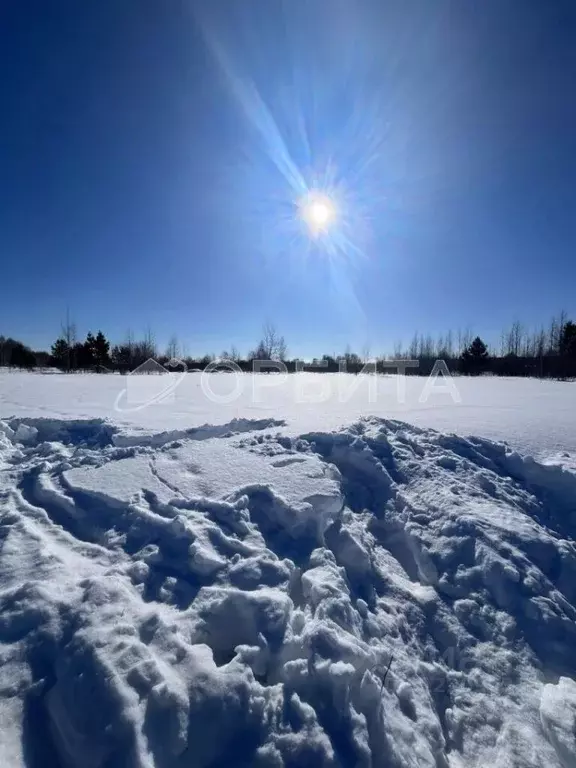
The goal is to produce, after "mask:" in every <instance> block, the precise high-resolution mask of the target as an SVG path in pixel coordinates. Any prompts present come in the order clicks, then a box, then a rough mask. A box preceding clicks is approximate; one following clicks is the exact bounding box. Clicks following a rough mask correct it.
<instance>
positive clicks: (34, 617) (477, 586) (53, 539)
mask: <svg viewBox="0 0 576 768" xmlns="http://www.w3.org/2000/svg"><path fill="white" fill-rule="evenodd" d="M323 377H324V378H325V379H326V380H331V381H332V382H333V384H332V385H331V386H333V392H332V396H331V397H330V398H328V399H327V398H326V392H324V393H323V395H324V397H323V402H318V403H316V404H313V403H310V402H303V399H304V398H305V396H306V393H308V397H310V393H314V391H315V392H316V395H318V389H319V388H320V387H325V386H326V385H325V383H324V382H323V381H321V379H322V378H323ZM296 378H297V377H292V378H291V379H289V380H288V381H285V382H284V383H282V381H281V379H280V377H274V376H261V377H256V378H255V379H253V378H252V377H249V376H243V377H241V379H242V381H243V392H242V394H241V395H240V397H239V398H238V399H237V400H235V401H233V402H230V403H228V404H224V403H222V402H220V403H215V402H214V400H215V399H217V397H214V396H213V397H212V399H210V398H209V397H207V396H206V393H205V392H204V391H203V389H202V383H201V376H200V375H198V374H188V375H187V376H186V378H185V379H184V380H183V381H182V383H181V384H180V386H178V387H177V388H176V390H175V392H174V399H173V401H172V402H168V401H164V402H162V403H157V404H155V405H151V406H149V407H148V408H142V409H140V410H136V409H135V408H137V407H138V406H135V405H134V403H135V402H136V401H137V400H138V397H137V395H138V394H140V395H142V393H138V392H135V391H134V392H132V393H130V392H128V393H125V394H124V395H121V392H122V389H123V388H124V387H125V386H126V382H125V380H124V379H123V378H122V377H117V376H60V375H53V376H39V375H21V374H0V765H1V766H10V768H11V767H12V766H14V767H15V768H18V767H20V766H22V767H24V766H26V768H69V767H70V766H71V767H72V768H120V767H122V768H123V767H124V766H127V767H128V766H130V768H132V767H138V768H176V767H178V768H180V767H181V768H184V766H193V767H194V768H196V767H198V768H200V767H206V768H208V767H210V768H216V766H222V767H224V766H259V767H264V766H266V768H268V766H270V767H271V768H272V767H274V768H276V766H294V767H295V766H308V765H313V766H315V768H316V766H343V767H344V766H345V767H346V768H347V767H348V766H382V768H384V767H385V766H394V767H397V768H404V767H405V766H435V767H436V768H438V767H439V766H440V767H444V768H448V767H450V768H460V767H461V766H462V767H463V766H478V768H480V766H486V765H491V766H494V767H495V768H507V767H508V766H518V767H524V766H533V767H534V768H537V767H538V768H540V766H550V768H552V767H553V766H559V767H560V766H561V767H562V768H566V767H567V766H574V765H576V682H575V678H576V543H575V532H576V473H575V472H574V467H575V464H574V455H575V454H576V413H575V411H576V409H575V408H574V403H575V395H576V385H574V384H569V383H566V384H563V383H550V382H538V381H530V380H526V381H519V380H514V381H512V380H501V379H500V380H499V379H481V380H469V379H458V380H457V381H456V386H457V388H458V392H459V396H460V398H461V403H453V402H452V398H451V395H450V394H446V393H444V394H441V393H436V394H434V393H432V394H431V395H430V397H429V399H428V401H427V402H420V400H422V399H423V398H422V387H423V385H424V381H423V380H421V379H409V380H407V382H406V394H405V402H398V386H399V382H398V380H397V379H396V378H395V377H385V378H384V377H367V378H371V379H373V380H374V381H376V386H377V390H376V400H375V401H374V392H372V393H371V394H370V393H369V392H368V387H369V386H370V382H369V381H363V380H361V379H360V378H359V377H345V379H346V381H342V380H341V381H340V384H338V377H330V376H327V375H319V376H313V375H308V374H306V375H301V376H300V383H299V384H298V383H297V382H296V381H295V380H296ZM232 379H233V377H232V376H231V375H227V374H221V375H215V376H213V377H212V383H211V385H210V386H211V387H212V391H213V393H216V396H219V397H220V400H222V398H223V397H224V394H225V393H226V388H228V392H229V391H230V389H231V387H232V386H234V382H233V381H232ZM340 379H342V377H340ZM350 380H352V382H351V383H350ZM128 384H130V383H129V382H128ZM355 384H356V386H357V387H358V389H357V391H356V392H355V393H352V394H351V395H350V396H349V397H348V399H347V400H346V396H347V395H346V393H347V392H348V390H347V389H346V388H349V387H352V386H354V385H355ZM295 386H299V387H301V388H302V390H303V391H304V394H303V391H297V392H296V393H295V389H294V387H295ZM338 387H341V388H344V389H343V390H342V389H341V390H340V391H338V389H337V388H338ZM363 387H364V391H363V390H362V388H363ZM314 388H316V390H315V389H314ZM317 399H318V400H320V398H319V397H318V396H317ZM168 400H170V398H168ZM371 400H372V402H370V401H371ZM115 404H116V410H115V407H114V406H115ZM406 422H410V423H406ZM203 425H204V426H203ZM436 430H441V431H436ZM448 432H456V433H458V434H459V435H466V434H474V433H475V434H477V435H482V437H464V436H456V435H454V434H448ZM496 439H506V440H507V441H508V442H509V444H510V445H509V446H505V445H503V444H501V443H498V442H494V440H496ZM528 453H530V454H532V455H534V456H537V457H540V460H539V461H537V460H535V459H533V458H530V457H529V456H527V455H526V454H528Z"/></svg>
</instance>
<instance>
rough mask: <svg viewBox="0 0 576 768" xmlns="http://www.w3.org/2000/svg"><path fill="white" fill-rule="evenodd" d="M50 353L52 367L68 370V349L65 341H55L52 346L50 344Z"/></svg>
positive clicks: (61, 339)
mask: <svg viewBox="0 0 576 768" xmlns="http://www.w3.org/2000/svg"><path fill="white" fill-rule="evenodd" d="M51 351H52V358H53V360H54V365H55V366H56V367H57V368H62V369H68V368H70V347H69V346H68V344H67V342H66V339H63V338H60V339H56V341H55V342H54V344H52V350H51Z"/></svg>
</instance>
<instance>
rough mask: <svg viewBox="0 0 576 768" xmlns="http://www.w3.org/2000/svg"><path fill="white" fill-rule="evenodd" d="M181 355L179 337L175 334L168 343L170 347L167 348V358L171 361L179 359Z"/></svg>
mask: <svg viewBox="0 0 576 768" xmlns="http://www.w3.org/2000/svg"><path fill="white" fill-rule="evenodd" d="M179 354H180V347H179V346H178V337H177V336H176V334H175V333H173V334H172V336H170V340H169V341H168V346H167V347H166V357H167V358H169V359H170V360H172V359H174V358H175V357H178V356H179Z"/></svg>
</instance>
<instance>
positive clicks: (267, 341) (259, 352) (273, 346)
mask: <svg viewBox="0 0 576 768" xmlns="http://www.w3.org/2000/svg"><path fill="white" fill-rule="evenodd" d="M286 354H287V346H286V342H285V340H284V336H280V335H279V334H278V332H277V331H276V328H275V327H274V325H273V324H272V323H270V322H267V323H265V324H264V326H263V328H262V339H261V340H260V341H259V343H258V346H257V347H256V350H255V351H254V352H253V353H252V357H254V358H255V359H256V360H285V359H286Z"/></svg>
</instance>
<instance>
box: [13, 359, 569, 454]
mask: <svg viewBox="0 0 576 768" xmlns="http://www.w3.org/2000/svg"><path fill="white" fill-rule="evenodd" d="M163 378H168V379H169V378H170V377H169V375H168V376H167V377H156V376H138V377H130V376H119V375H100V376H98V375H94V374H71V375H66V374H54V375H42V374H29V373H4V372H0V419H1V418H10V417H13V416H18V417H21V418H27V417H31V418H47V419H50V418H52V419H57V420H61V419H71V418H76V419H82V420H86V419H104V420H108V421H111V422H113V423H114V424H115V425H120V426H121V427H122V432H123V433H125V434H126V435H129V434H130V433H135V434H136V436H137V441H138V442H140V441H141V438H142V435H143V434H150V433H155V434H158V433H169V432H174V433H177V434H179V435H180V436H182V435H183V432H185V431H186V430H192V429H196V428H199V427H201V426H204V425H219V426H225V425H226V424H229V423H230V422H232V421H234V420H235V419H236V420H239V419H244V420H245V419H248V420H253V419H259V420H268V421H269V420H271V419H273V420H276V421H277V422H280V421H281V422H284V423H285V424H286V427H285V431H286V432H287V433H289V434H291V435H298V434H301V433H302V432H305V431H307V430H310V429H321V430H333V429H338V428H339V427H342V426H347V425H349V424H350V423H352V422H353V421H355V420H357V419H360V418H363V417H365V416H380V417H382V418H392V419H400V420H401V421H408V422H410V423H412V424H416V425H417V426H421V427H431V428H433V429H438V430H441V431H443V432H455V433H457V434H460V435H483V436H484V437H488V438H490V439H491V440H497V441H501V442H502V441H504V442H507V443H509V444H510V445H511V446H512V447H513V448H514V449H515V450H520V451H522V452H523V453H528V454H531V455H534V456H543V455H550V454H560V455H561V454H563V453H566V452H568V453H570V454H573V455H576V409H575V407H574V405H575V403H576V382H559V381H548V380H546V381H541V380H538V379H519V378H500V377H487V376H483V377H465V376H464V377H454V378H453V379H452V382H453V385H454V387H455V388H456V390H457V393H458V395H459V399H460V402H455V401H454V399H453V396H452V394H453V393H451V392H450V391H448V388H447V387H446V385H445V383H444V380H443V378H442V377H439V378H438V379H437V380H436V383H435V384H434V386H433V387H432V388H431V389H430V385H428V389H427V382H428V379H426V378H425V377H420V376H407V377H401V376H393V375H388V376H381V375H379V376H370V375H366V376H362V375H360V376H354V375H349V374H327V373H317V374H316V373H299V374H290V375H288V376H282V375H275V374H272V375H269V374H259V375H251V374H244V375H242V374H240V375H238V376H236V375H234V374H230V373H213V374H209V375H204V376H203V375H202V373H189V374H187V375H186V376H184V377H183V379H182V380H181V381H180V377H179V375H176V374H175V375H173V378H174V379H175V382H174V384H175V388H174V390H173V392H172V393H171V396H170V397H167V398H165V399H164V400H163V401H162V400H160V401H159V402H156V403H154V404H153V405H150V406H148V407H141V404H140V396H142V395H143V394H144V395H146V394H147V393H148V390H149V387H150V386H151V387H152V390H153V391H154V389H156V388H158V386H159V380H162V379H163ZM177 382H180V383H177ZM127 389H128V393H127V394H126V390H127ZM160 389H162V387H161V386H160ZM235 392H236V393H237V395H236V397H232V395H234V393H235ZM144 399H147V398H146V397H145V398H144ZM115 405H116V406H117V408H115ZM234 431H238V425H237V426H236V428H235V429H234Z"/></svg>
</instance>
